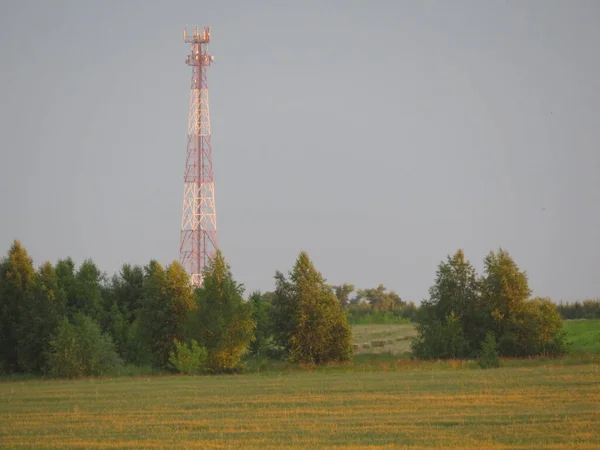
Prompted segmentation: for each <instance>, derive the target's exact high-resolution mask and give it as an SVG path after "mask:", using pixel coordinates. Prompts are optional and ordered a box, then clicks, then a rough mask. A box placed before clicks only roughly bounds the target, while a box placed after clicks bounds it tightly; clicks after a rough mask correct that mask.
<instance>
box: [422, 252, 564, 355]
mask: <svg viewBox="0 0 600 450" xmlns="http://www.w3.org/2000/svg"><path fill="white" fill-rule="evenodd" d="M484 266H485V274H484V276H482V277H480V278H477V276H476V273H475V270H474V269H473V267H472V266H471V265H470V264H469V263H468V262H467V261H466V260H465V259H464V255H463V253H462V251H460V250H459V251H458V252H457V253H456V254H455V255H454V257H452V258H450V257H448V259H447V261H446V262H443V263H441V264H440V266H439V268H438V271H437V277H436V282H435V284H434V286H432V288H431V289H430V298H429V300H427V301H424V302H423V305H422V306H421V308H420V311H419V327H418V332H419V336H418V338H417V339H416V341H415V346H414V350H415V354H416V355H417V356H419V357H448V356H447V355H448V348H447V347H446V346H444V345H441V344H440V343H439V342H438V341H439V340H444V339H450V336H453V335H455V334H456V335H457V333H458V330H459V328H458V326H459V325H460V331H461V335H462V336H463V337H464V339H465V342H466V346H464V347H462V346H461V345H459V346H458V347H456V348H460V349H462V350H461V353H456V352H455V354H458V355H459V356H476V355H479V354H480V353H481V351H483V347H482V346H484V345H488V344H489V342H488V344H485V339H486V336H488V334H489V333H492V334H493V335H494V340H495V341H496V342H497V345H498V351H499V354H500V355H502V356H529V355H540V354H552V355H558V354H561V353H564V352H565V351H566V343H565V335H564V332H563V331H562V320H561V318H560V314H559V313H558V310H557V308H556V307H555V306H554V305H553V304H552V303H551V302H550V301H549V300H547V299H534V300H528V298H529V295H530V293H531V291H530V289H529V285H528V281H527V275H526V274H525V272H523V271H521V270H520V269H519V267H518V266H517V265H516V264H515V262H514V260H513V259H512V258H511V256H510V255H509V254H508V252H506V251H505V250H503V249H500V250H499V251H498V252H490V253H489V254H488V255H487V256H486V257H485V260H484ZM450 317H452V318H453V320H454V321H456V324H454V325H453V326H452V327H450V328H451V329H452V330H453V332H452V333H450V331H449V330H446V329H445V328H444V327H445V326H446V325H448V318H450ZM447 332H448V333H450V334H449V335H446V333H447ZM455 342H460V339H459V340H458V341H455ZM488 350H489V349H488ZM486 351H487V350H486Z"/></svg>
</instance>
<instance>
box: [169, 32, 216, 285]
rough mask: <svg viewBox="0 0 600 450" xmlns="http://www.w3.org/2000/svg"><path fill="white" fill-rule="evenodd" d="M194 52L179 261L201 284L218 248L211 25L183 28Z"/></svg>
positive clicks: (190, 57)
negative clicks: (209, 76) (209, 81)
mask: <svg viewBox="0 0 600 450" xmlns="http://www.w3.org/2000/svg"><path fill="white" fill-rule="evenodd" d="M183 40H184V42H186V43H188V44H190V48H191V52H190V54H189V55H188V56H187V58H186V64H187V65H188V66H191V67H192V85H191V90H190V111H189V121H188V139H187V156H186V162H185V172H184V188H183V212H182V218H181V239H180V247H179V262H180V263H181V264H182V266H183V268H184V269H185V270H186V271H187V273H188V274H189V275H190V277H191V282H192V284H193V285H194V286H196V287H198V286H201V285H202V272H203V270H204V268H205V267H206V265H207V264H208V260H209V259H210V258H211V257H212V256H213V255H214V253H215V252H216V250H217V248H218V247H217V212H216V209H215V183H214V174H213V164H212V149H211V145H210V115H209V108H208V84H207V82H206V69H207V67H208V66H210V65H211V63H212V62H213V61H214V57H213V56H211V55H210V54H209V53H208V43H209V42H210V27H204V29H203V30H202V31H199V30H198V27H194V29H193V33H192V35H188V33H187V28H186V29H184V31H183Z"/></svg>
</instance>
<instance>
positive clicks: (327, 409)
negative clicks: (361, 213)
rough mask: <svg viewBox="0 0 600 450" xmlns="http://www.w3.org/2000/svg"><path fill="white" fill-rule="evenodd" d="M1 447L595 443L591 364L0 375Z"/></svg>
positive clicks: (599, 377) (597, 382) (599, 369)
mask: <svg viewBox="0 0 600 450" xmlns="http://www.w3.org/2000/svg"><path fill="white" fill-rule="evenodd" d="M0 446H1V447H2V448H94V447H100V446H103V447H110V448H150V447H154V448H156V447H160V448H191V447H196V448H262V449H264V448H327V447H331V448H332V447H343V448H369V446H377V447H378V448H382V447H385V446H388V448H389V447H392V446H393V447H394V448H398V447H402V446H411V447H413V448H419V447H421V448H426V447H432V446H435V447H445V448H487V449H493V448H540V447H546V448H555V449H556V448H564V449H572V448H599V447H600V366H599V365H598V364H587V365H578V366H560V365H548V366H543V365H542V366H534V367H526V368H523V367H510V368H501V369H497V370H469V369H457V370H432V369H431V368H430V366H428V365H423V366H421V367H420V368H419V367H416V366H415V367H411V368H410V369H408V370H390V371H388V372H386V371H377V372H361V373H352V372H346V373H322V372H316V373H307V372H304V373H287V374H269V375H257V374H252V375H243V376H214V377H184V376H173V377H150V378H145V377H137V378H125V377H122V378H116V379H102V380H80V381H27V382H11V383H2V384H0Z"/></svg>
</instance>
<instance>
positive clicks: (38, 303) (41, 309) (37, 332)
mask: <svg viewBox="0 0 600 450" xmlns="http://www.w3.org/2000/svg"><path fill="white" fill-rule="evenodd" d="M65 315H66V297H65V295H64V292H63V291H61V290H59V289H58V280H57V277H56V272H55V270H54V268H53V267H52V264H50V263H49V262H46V263H44V264H43V265H42V266H41V267H40V269H39V271H38V272H36V274H35V281H34V286H33V288H32V291H31V295H30V297H29V302H28V304H27V308H25V309H24V311H23V314H22V321H21V324H20V327H21V329H20V333H19V335H20V339H19V365H20V366H21V368H22V369H23V370H24V371H26V372H38V373H39V372H42V371H44V370H45V369H46V368H47V365H48V357H49V351H50V348H49V341H50V336H51V335H52V333H53V332H54V331H55V330H56V328H57V327H58V325H59V324H60V322H61V320H62V319H63V317H64V316H65Z"/></svg>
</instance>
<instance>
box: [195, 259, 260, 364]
mask: <svg viewBox="0 0 600 450" xmlns="http://www.w3.org/2000/svg"><path fill="white" fill-rule="evenodd" d="M196 302H197V309H196V310H195V311H193V313H192V318H191V320H190V326H189V335H190V337H191V338H192V339H195V340H196V341H197V342H198V344H199V345H200V346H202V347H204V348H206V350H207V352H208V359H207V369H208V370H209V371H210V372H226V371H231V370H234V369H236V368H237V367H238V366H239V363H240V359H241V357H242V355H243V354H244V352H245V351H246V350H247V349H248V346H249V344H250V343H251V342H252V340H253V339H254V327H255V322H254V321H253V319H252V305H251V304H250V303H249V302H245V301H244V298H243V286H242V285H240V284H238V283H237V282H236V281H235V280H234V279H233V276H232V274H231V270H230V267H229V265H228V264H227V263H226V261H225V258H224V257H223V254H222V253H221V252H220V251H217V253H216V254H215V256H214V257H213V258H211V260H210V262H209V264H208V266H207V267H206V268H205V270H204V273H203V282H202V286H201V287H200V288H198V289H197V290H196Z"/></svg>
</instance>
